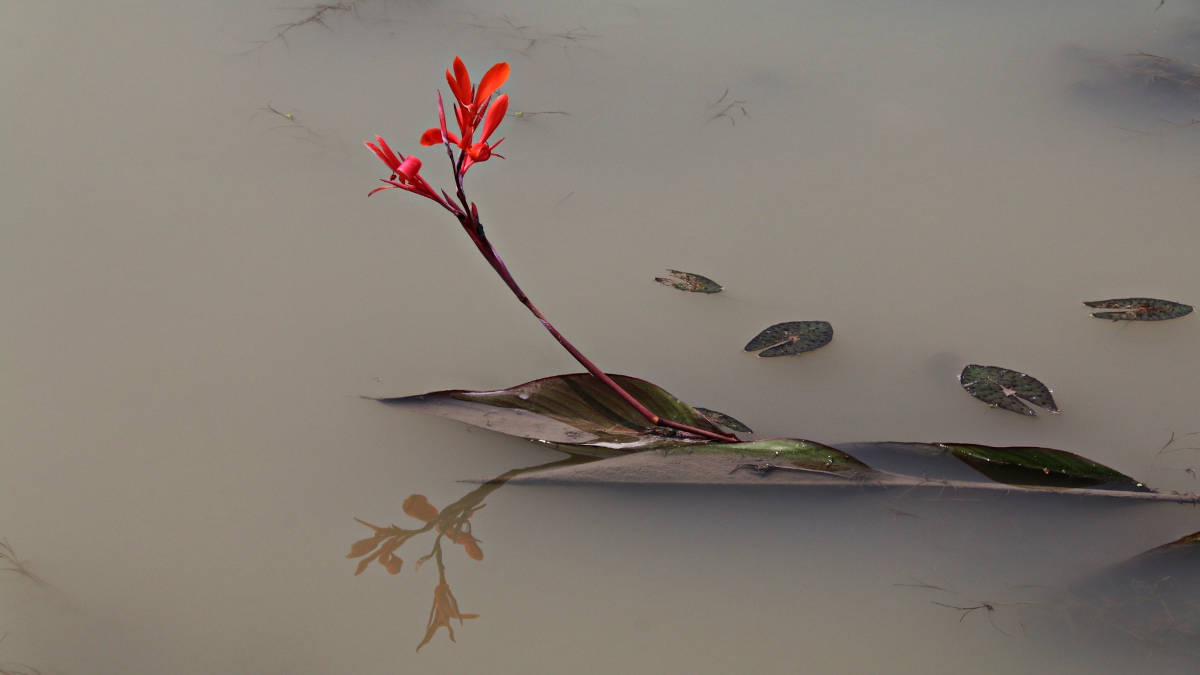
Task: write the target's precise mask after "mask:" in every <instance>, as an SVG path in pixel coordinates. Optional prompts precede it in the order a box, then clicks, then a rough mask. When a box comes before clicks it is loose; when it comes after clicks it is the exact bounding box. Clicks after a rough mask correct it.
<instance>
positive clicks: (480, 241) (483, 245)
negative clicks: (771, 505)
mask: <svg viewBox="0 0 1200 675" xmlns="http://www.w3.org/2000/svg"><path fill="white" fill-rule="evenodd" d="M460 185H461V183H460ZM459 199H460V200H461V201H462V202H463V204H464V205H466V204H467V201H466V197H465V195H464V194H463V193H462V190H461V187H460V190H459ZM467 213H468V214H469V215H466V216H459V221H460V222H461V223H462V226H463V229H465V230H466V231H467V235H468V236H470V237H471V241H473V242H475V247H476V248H478V249H479V252H480V253H482V254H483V257H484V259H486V260H487V261H488V264H490V265H491V266H492V269H494V270H496V274H499V275H500V278H501V279H503V280H504V283H505V284H506V285H507V286H508V288H509V290H511V291H512V292H513V295H515V296H517V300H520V301H521V304H522V305H525V307H526V308H527V309H528V310H529V311H530V312H533V315H534V316H535V317H537V320H538V321H540V322H541V323H542V326H544V327H545V328H546V330H548V331H550V334H551V335H553V336H554V339H555V340H558V343H559V344H560V345H562V346H563V349H566V350H567V352H568V353H569V354H570V355H571V356H573V357H575V360H576V361H578V362H579V363H580V364H581V365H582V366H583V367H584V368H586V369H587V371H588V372H589V373H591V374H592V375H594V376H595V377H596V378H598V379H599V380H600V381H601V382H603V383H604V384H605V385H606V386H607V387H608V388H609V389H612V390H613V392H615V393H616V394H617V395H618V396H620V397H621V398H622V399H623V400H624V401H625V402H626V403H628V404H629V405H631V406H633V408H634V409H635V410H637V411H638V413H640V414H641V415H642V417H645V418H646V420H647V421H649V422H650V423H651V424H657V425H659V426H664V427H670V428H672V429H676V430H678V431H683V432H686V433H689V434H693V435H695V436H700V437H702V438H710V439H713V440H716V441H721V442H724V443H737V442H739V441H740V440H741V439H739V438H738V437H737V436H734V435H732V434H721V433H716V432H712V431H708V430H707V429H700V428H698V427H693V426H690V425H687V424H682V423H680V422H675V421H673V420H669V419H666V418H663V417H659V416H658V415H656V414H654V412H652V411H651V410H650V409H649V408H647V407H646V406H644V405H642V403H641V401H638V400H637V399H636V398H634V397H633V395H632V394H630V393H629V392H627V391H625V389H624V388H623V387H622V386H621V385H619V384H617V383H616V381H615V380H613V379H612V378H611V377H609V376H608V374H606V373H605V372H604V371H602V370H600V368H598V367H597V366H596V364H594V363H592V362H591V360H590V359H588V357H586V356H584V355H583V352H580V351H579V350H578V349H576V348H575V345H573V344H571V342H570V341H569V340H567V338H566V337H564V336H563V334H562V333H560V332H558V329H557V328H555V327H554V325H553V324H551V323H550V320H549V319H547V318H546V316H545V315H544V314H542V313H541V311H540V310H538V308H537V307H535V306H534V304H533V302H532V301H530V299H529V296H527V295H525V291H522V290H521V287H520V286H518V285H517V282H516V280H515V279H513V277H512V274H511V273H510V272H509V271H508V267H507V266H506V265H505V264H504V261H503V260H501V259H500V255H499V254H497V253H496V250H495V249H494V248H492V244H491V242H489V241H488V240H487V237H486V236H485V235H484V233H483V224H482V223H480V222H479V216H478V210H477V209H476V208H475V205H474V204H471V205H470V206H469V207H468V211H467Z"/></svg>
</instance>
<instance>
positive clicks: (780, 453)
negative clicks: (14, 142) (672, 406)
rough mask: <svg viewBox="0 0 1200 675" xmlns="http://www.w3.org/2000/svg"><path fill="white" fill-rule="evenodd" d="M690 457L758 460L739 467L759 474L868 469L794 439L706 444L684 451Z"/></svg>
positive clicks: (845, 456) (817, 445) (849, 458)
mask: <svg viewBox="0 0 1200 675" xmlns="http://www.w3.org/2000/svg"><path fill="white" fill-rule="evenodd" d="M684 452H688V453H691V454H717V455H732V456H736V457H739V458H743V459H753V460H760V461H761V463H760V464H757V465H742V466H740V467H738V468H751V469H752V470H754V471H757V472H759V473H769V472H771V471H776V470H781V469H782V470H789V469H797V470H802V471H818V472H822V473H831V474H844V475H847V476H849V475H852V474H854V475H859V474H864V473H867V472H870V471H871V467H869V466H867V465H866V464H863V463H862V462H860V461H859V460H857V459H855V458H854V457H852V456H850V455H848V454H846V453H844V452H842V451H841V450H838V449H837V448H834V447H831V446H828V445H823V444H821V443H816V442H814V441H806V440H802V439H798V438H772V439H768V440H762V441H747V442H744V443H709V444H706V445H696V446H691V447H688V448H687V449H685V450H684Z"/></svg>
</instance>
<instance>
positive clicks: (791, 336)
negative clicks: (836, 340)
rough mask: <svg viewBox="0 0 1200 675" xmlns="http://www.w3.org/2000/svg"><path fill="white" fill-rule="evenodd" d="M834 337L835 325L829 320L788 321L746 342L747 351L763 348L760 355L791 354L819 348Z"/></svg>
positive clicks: (769, 328)
mask: <svg viewBox="0 0 1200 675" xmlns="http://www.w3.org/2000/svg"><path fill="white" fill-rule="evenodd" d="M832 339H833V326H831V325H830V324H829V322H828V321H786V322H784V323H777V324H775V325H774V326H770V327H768V328H766V329H765V330H763V331H762V332H761V333H759V334H758V335H756V336H754V339H753V340H751V341H750V342H748V343H746V351H748V352H754V351H758V350H760V349H762V350H763V351H762V352H760V353H759V356H768V357H769V356H789V355H792V354H800V353H803V352H811V351H812V350H814V349H819V348H821V347H824V346H825V345H827V344H829V341H830V340H832Z"/></svg>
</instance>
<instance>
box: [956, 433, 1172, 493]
mask: <svg viewBox="0 0 1200 675" xmlns="http://www.w3.org/2000/svg"><path fill="white" fill-rule="evenodd" d="M940 445H941V446H942V447H944V448H946V449H947V450H949V451H950V453H951V454H952V455H954V456H955V457H957V458H958V459H960V460H962V461H963V462H964V463H965V464H967V465H968V466H970V467H971V468H973V469H975V470H976V471H978V472H979V473H982V474H983V475H985V476H987V477H988V478H990V479H992V480H994V481H996V482H997V483H1006V484H1008V485H1023V486H1026V487H1039V488H1091V489H1095V490H1125V491H1131V492H1149V489H1148V488H1147V487H1146V486H1145V485H1143V484H1142V483H1141V482H1139V481H1136V480H1134V479H1132V478H1130V477H1129V476H1126V475H1125V474H1123V473H1121V472H1119V471H1116V470H1115V469H1110V468H1108V467H1107V466H1104V465H1103V464H1099V463H1097V462H1093V461H1092V460H1090V459H1088V458H1086V457H1080V456H1079V455H1076V454H1075V453H1073V452H1067V451H1066V450H1055V449H1053V448H1036V447H1008V448H998V447H992V446H988V445H975V444H972V443H941V444H940Z"/></svg>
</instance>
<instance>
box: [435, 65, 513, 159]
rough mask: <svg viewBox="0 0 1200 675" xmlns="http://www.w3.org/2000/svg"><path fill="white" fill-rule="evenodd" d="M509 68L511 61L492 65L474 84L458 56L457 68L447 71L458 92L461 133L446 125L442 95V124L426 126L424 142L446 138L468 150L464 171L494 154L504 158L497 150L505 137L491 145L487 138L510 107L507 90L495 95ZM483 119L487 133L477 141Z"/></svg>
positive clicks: (456, 108) (452, 88) (457, 116)
mask: <svg viewBox="0 0 1200 675" xmlns="http://www.w3.org/2000/svg"><path fill="white" fill-rule="evenodd" d="M509 70H510V69H509V66H508V64H507V63H497V64H496V65H494V66H492V67H491V68H490V69H488V71H487V73H485V74H484V76H483V79H481V80H480V81H479V84H478V86H474V87H473V86H472V85H471V76H470V74H469V73H468V72H467V67H466V66H465V65H463V62H462V59H460V58H458V57H455V58H454V69H453V72H451V71H449V70H447V71H446V82H447V83H448V84H449V85H450V91H451V93H453V94H454V100H455V103H454V120H455V121H456V122H457V123H458V130H459V133H458V135H455V134H454V133H452V132H451V131H450V130H449V129H447V128H446V124H445V111H444V109H443V108H442V102H441V97H440V96H439V97H438V110H439V116H440V118H441V119H442V124H441V127H434V128H431V129H426V130H425V132H424V133H422V134H421V145H439V144H441V143H443V142H445V141H449V142H450V143H453V144H454V145H457V146H458V147H459V148H460V149H461V150H463V152H464V156H463V158H462V168H461V172H462V173H464V174H465V173H466V172H467V169H468V168H470V166H471V165H472V164H475V163H477V162H483V161H487V160H488V159H491V158H492V157H493V156H495V157H500V158H501V159H503V155H497V154H496V153H495V152H494V150H495V148H496V146H497V145H500V142H501V141H503V140H504V139H503V138H501V139H500V140H499V141H496V142H495V143H492V144H491V145H488V143H487V140H488V139H489V138H491V135H492V133H493V132H495V131H496V127H498V126H500V123H501V122H502V121H504V113H505V112H507V111H508V95H507V94H501V95H500V96H499V97H497V98H496V100H495V101H494V102H493V101H492V100H491V99H492V95H493V94H495V93H496V90H497V89H499V88H500V87H501V86H502V85H503V84H504V82H505V81H506V80H508V74H509ZM480 122H483V129H482V131H483V134H482V136H481V137H480V139H479V142H478V143H475V142H473V140H474V136H475V130H476V129H477V128H479V124H480Z"/></svg>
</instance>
